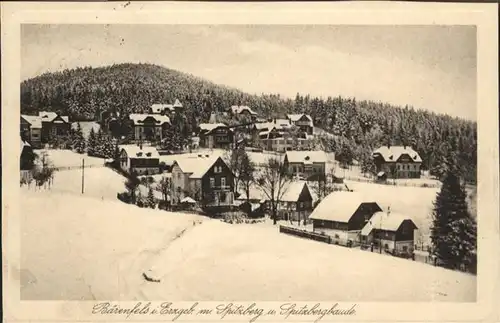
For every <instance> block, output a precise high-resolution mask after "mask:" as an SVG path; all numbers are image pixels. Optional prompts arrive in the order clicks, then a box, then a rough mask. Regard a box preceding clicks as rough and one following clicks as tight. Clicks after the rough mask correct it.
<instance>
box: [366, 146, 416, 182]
mask: <svg viewBox="0 0 500 323" xmlns="http://www.w3.org/2000/svg"><path fill="white" fill-rule="evenodd" d="M372 158H373V161H374V163H375V166H376V172H377V176H378V177H379V178H384V177H385V178H392V179H396V178H420V166H421V165H422V158H420V155H419V154H418V153H417V152H416V151H415V150H413V148H411V147H410V146H382V147H380V148H378V149H377V150H375V151H374V152H373V154H372Z"/></svg>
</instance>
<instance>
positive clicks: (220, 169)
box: [214, 166, 222, 173]
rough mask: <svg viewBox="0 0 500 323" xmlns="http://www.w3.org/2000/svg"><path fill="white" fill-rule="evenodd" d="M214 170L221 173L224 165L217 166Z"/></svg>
mask: <svg viewBox="0 0 500 323" xmlns="http://www.w3.org/2000/svg"><path fill="white" fill-rule="evenodd" d="M214 172H215V173H221V172H222V166H215V169H214Z"/></svg>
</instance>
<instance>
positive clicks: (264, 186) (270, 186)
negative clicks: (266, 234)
mask: <svg viewBox="0 0 500 323" xmlns="http://www.w3.org/2000/svg"><path fill="white" fill-rule="evenodd" d="M291 181H292V177H291V176H290V175H289V174H288V171H287V168H286V166H285V165H284V163H283V162H282V161H281V160H280V159H279V158H275V157H272V158H270V159H269V160H268V161H267V163H266V164H265V165H264V166H263V167H262V170H261V171H260V172H259V174H258V175H257V178H256V183H257V185H258V186H259V187H260V188H261V190H262V192H263V193H264V195H265V197H266V198H267V200H268V201H269V204H270V207H271V218H272V219H273V224H276V223H277V210H278V203H279V202H280V200H281V198H282V197H283V194H285V192H286V189H287V186H288V184H290V182H291Z"/></svg>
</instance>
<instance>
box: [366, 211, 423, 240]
mask: <svg viewBox="0 0 500 323" xmlns="http://www.w3.org/2000/svg"><path fill="white" fill-rule="evenodd" d="M406 220H410V221H411V222H412V223H413V220H412V219H411V218H410V217H409V216H405V215H402V214H398V213H393V212H391V213H386V212H377V213H375V214H374V215H373V216H372V217H371V219H370V220H369V221H368V222H367V223H366V224H365V226H364V227H363V229H362V230H361V234H362V235H364V236H367V235H369V234H370V232H371V231H372V230H373V229H381V230H386V231H397V230H398V229H399V227H400V226H401V224H403V222H404V221H406ZM413 225H414V227H415V229H417V226H416V225H415V223H413Z"/></svg>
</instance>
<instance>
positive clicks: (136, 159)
mask: <svg viewBox="0 0 500 323" xmlns="http://www.w3.org/2000/svg"><path fill="white" fill-rule="evenodd" d="M119 148H120V167H121V169H123V170H124V171H125V172H127V173H129V174H137V175H154V174H158V173H159V172H160V154H158V151H157V150H156V148H155V147H150V146H142V145H122V146H119Z"/></svg>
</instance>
